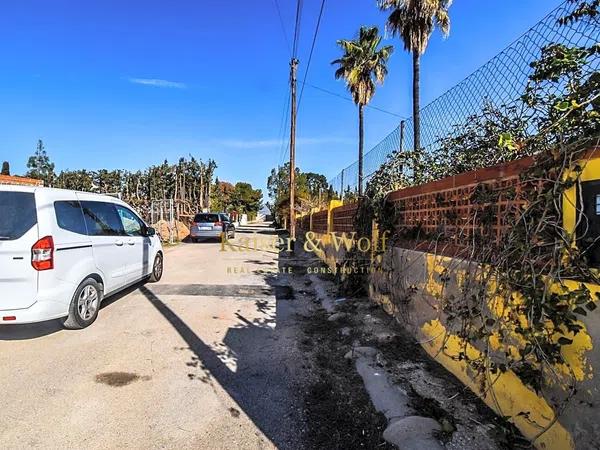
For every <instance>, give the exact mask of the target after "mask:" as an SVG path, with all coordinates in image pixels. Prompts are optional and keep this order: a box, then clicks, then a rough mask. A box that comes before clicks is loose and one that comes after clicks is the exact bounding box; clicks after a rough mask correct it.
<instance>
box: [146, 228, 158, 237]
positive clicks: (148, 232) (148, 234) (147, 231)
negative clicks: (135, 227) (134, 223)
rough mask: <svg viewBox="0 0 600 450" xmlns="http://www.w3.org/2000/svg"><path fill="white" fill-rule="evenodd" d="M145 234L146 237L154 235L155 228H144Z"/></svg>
mask: <svg viewBox="0 0 600 450" xmlns="http://www.w3.org/2000/svg"><path fill="white" fill-rule="evenodd" d="M146 236H147V237H152V236H156V230H155V229H154V228H152V227H148V228H146Z"/></svg>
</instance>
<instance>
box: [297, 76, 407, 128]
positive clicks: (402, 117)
mask: <svg viewBox="0 0 600 450" xmlns="http://www.w3.org/2000/svg"><path fill="white" fill-rule="evenodd" d="M305 84H306V86H308V87H311V88H313V89H316V90H317V91H321V92H324V93H326V94H329V95H333V96H335V97H338V98H341V99H344V100H347V101H349V102H352V103H354V100H352V99H351V98H350V97H346V96H345V95H340V94H338V93H336V92H332V91H329V90H327V89H323V88H322V87H319V86H315V85H314V84H310V83H309V82H306V83H305ZM365 106H366V107H367V108H371V109H375V110H377V111H379V112H382V113H385V114H389V115H390V116H394V117H399V118H400V119H406V117H404V116H401V115H400V114H396V113H395V112H392V111H387V110H385V109H383V108H379V107H377V106H373V105H365Z"/></svg>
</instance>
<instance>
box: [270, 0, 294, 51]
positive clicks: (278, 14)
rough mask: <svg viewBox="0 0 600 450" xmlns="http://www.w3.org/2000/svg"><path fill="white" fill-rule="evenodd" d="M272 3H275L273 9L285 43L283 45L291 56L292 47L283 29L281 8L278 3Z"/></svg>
mask: <svg viewBox="0 0 600 450" xmlns="http://www.w3.org/2000/svg"><path fill="white" fill-rule="evenodd" d="M273 3H275V9H276V10H277V16H278V17H279V25H281V32H282V33H283V39H284V41H285V45H286V46H287V49H288V52H289V53H290V55H291V54H292V47H291V45H290V39H289V37H288V34H287V31H286V29H285V24H284V22H283V16H282V15H281V8H280V7H279V1H278V0H273Z"/></svg>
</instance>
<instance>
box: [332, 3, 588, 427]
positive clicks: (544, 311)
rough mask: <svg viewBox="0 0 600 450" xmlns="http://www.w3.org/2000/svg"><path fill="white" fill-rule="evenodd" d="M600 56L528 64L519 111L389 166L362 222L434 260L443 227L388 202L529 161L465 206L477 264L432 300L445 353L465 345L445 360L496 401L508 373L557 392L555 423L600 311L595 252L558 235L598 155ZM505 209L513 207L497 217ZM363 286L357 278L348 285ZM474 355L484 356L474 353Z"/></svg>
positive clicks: (351, 257) (553, 55)
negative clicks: (572, 193)
mask: <svg viewBox="0 0 600 450" xmlns="http://www.w3.org/2000/svg"><path fill="white" fill-rule="evenodd" d="M599 8H600V2H598V1H588V2H586V1H581V2H580V4H579V7H578V8H577V10H576V11H575V13H573V14H571V15H570V16H568V17H565V18H562V19H561V20H560V21H559V23H561V24H565V23H572V22H573V21H578V20H582V19H583V18H594V19H596V18H597V17H599ZM599 55H600V44H595V45H591V46H589V47H567V46H564V45H561V44H551V45H547V46H545V47H544V48H542V49H541V56H540V58H539V59H538V60H537V61H534V62H533V63H532V64H531V67H532V69H533V71H532V74H531V77H530V82H529V84H528V86H527V87H526V89H525V92H524V93H523V96H522V98H521V103H520V104H519V106H512V107H504V106H503V107H500V108H497V107H494V106H493V105H492V104H490V103H485V104H484V106H483V109H482V112H481V114H478V115H474V116H472V117H470V118H469V120H468V121H467V125H466V126H461V127H460V128H459V127H457V128H456V129H455V130H454V132H453V133H451V134H450V135H449V136H447V137H444V138H442V139H440V141H439V144H440V145H439V147H438V149H437V150H434V151H432V152H430V153H428V154H425V152H423V151H419V152H416V153H415V152H411V151H403V152H397V153H394V154H392V155H391V156H390V158H388V160H387V161H386V163H385V164H384V165H383V166H382V167H381V168H380V169H379V170H378V171H377V172H376V173H375V174H374V175H373V176H372V178H371V179H370V181H369V183H368V185H367V188H366V195H365V197H364V198H363V199H361V200H360V205H359V209H358V212H357V215H356V220H355V228H356V230H357V232H358V234H359V235H365V236H370V235H371V231H372V230H371V227H372V223H373V220H375V222H377V224H378V226H379V229H380V232H381V231H386V230H387V231H392V232H393V234H394V239H395V241H394V244H399V245H401V246H404V247H406V246H407V243H418V242H432V243H433V244H434V245H433V244H432V245H430V246H429V250H431V249H432V248H433V249H438V248H441V247H442V244H443V243H444V242H445V241H449V240H451V238H453V237H454V238H455V237H456V236H447V235H445V231H444V227H441V228H440V229H439V230H438V231H436V232H435V233H433V234H431V233H429V234H427V233H424V232H423V231H422V230H421V229H420V228H419V226H416V227H410V228H409V227H403V226H402V225H401V224H399V223H398V217H399V215H400V214H401V213H402V211H401V210H398V209H397V208H398V207H397V206H395V205H394V204H392V203H391V202H389V201H387V196H388V194H389V193H390V192H392V191H394V190H398V189H402V188H404V187H409V186H414V185H418V184H421V183H423V182H427V181H432V180H437V179H441V178H444V177H447V176H450V175H455V174H459V173H462V172H465V171H468V170H473V169H476V168H480V167H487V166H490V165H494V164H498V163H503V162H507V161H512V160H515V159H519V158H522V157H525V156H532V155H533V156H534V163H533V165H532V166H531V168H530V169H528V170H525V171H524V172H522V174H521V176H520V180H519V183H518V189H515V187H514V186H508V187H504V186H500V187H499V186H495V185H493V184H486V183H481V184H479V185H478V186H477V187H476V188H475V190H474V192H473V194H472V196H471V199H470V201H471V204H472V205H473V208H472V209H471V211H472V214H473V215H472V217H469V218H468V219H469V221H470V223H471V225H472V227H471V229H472V230H476V231H472V232H471V234H470V238H469V239H468V243H467V245H466V247H467V251H466V252H465V253H464V254H463V256H465V257H466V260H470V261H476V262H477V264H476V265H473V264H469V265H468V266H466V267H467V269H465V264H464V261H463V262H460V261H458V260H457V259H456V258H455V259H450V260H448V259H447V260H445V261H446V262H445V263H444V264H442V263H440V267H439V268H438V269H439V271H436V274H437V275H436V276H437V279H436V280H435V281H436V283H438V285H439V286H440V289H439V292H437V294H436V296H437V297H438V299H439V301H440V305H441V308H440V314H443V317H444V318H445V321H446V329H447V330H448V332H447V334H446V337H445V341H444V342H445V343H447V341H448V339H450V335H451V334H452V335H455V336H458V337H459V338H461V342H462V343H463V344H462V345H463V348H462V349H461V350H460V351H459V352H458V354H448V356H451V357H452V358H455V359H458V360H463V361H466V362H467V363H468V364H469V366H470V367H471V369H472V370H473V371H474V373H475V374H477V375H478V377H479V379H480V380H481V390H482V391H483V392H493V387H494V383H495V382H496V381H497V379H498V377H499V376H500V375H501V374H502V373H505V372H507V371H512V372H513V373H514V374H516V375H517V376H518V377H519V378H520V379H521V381H522V382H523V383H524V384H525V385H527V386H529V387H531V388H532V389H533V390H535V391H536V392H538V393H542V394H545V393H547V392H545V391H546V390H548V389H550V388H556V387H557V386H560V387H561V388H562V389H561V390H560V392H562V393H563V394H562V395H551V396H550V395H547V396H546V395H545V397H546V398H550V399H551V403H552V405H553V406H554V409H555V412H556V414H555V419H554V420H556V417H558V416H559V414H560V412H561V411H562V410H563V409H564V408H565V406H566V405H567V404H568V401H569V400H570V399H571V398H572V396H573V395H574V394H575V392H576V383H577V381H578V379H581V377H582V375H581V374H576V373H575V369H574V367H573V365H572V362H573V361H572V360H571V359H570V358H569V356H568V352H567V351H566V346H569V345H571V344H572V343H573V340H574V339H575V338H576V336H577V335H578V334H579V333H580V332H581V331H582V329H583V326H582V323H581V319H582V318H583V317H585V316H587V315H588V314H590V313H591V312H592V311H594V310H595V309H596V308H597V305H598V301H599V300H600V298H598V295H597V294H592V292H590V290H589V288H588V287H587V286H586V283H596V284H598V283H600V278H599V276H598V271H597V270H595V269H593V268H591V267H590V262H589V259H588V255H587V253H588V248H587V247H582V245H581V241H576V240H575V239H576V236H575V235H574V233H573V230H567V229H565V228H564V225H563V219H564V217H563V211H564V209H563V206H565V205H563V196H564V194H565V193H566V192H567V191H568V190H570V189H572V188H573V187H577V186H578V185H579V184H580V183H581V180H580V177H581V174H582V172H583V170H584V167H585V164H586V158H587V157H588V153H589V150H590V149H592V148H594V147H598V145H600V73H599V72H598V71H594V70H590V68H591V67H597V63H594V64H592V61H597V60H596V58H598V57H599ZM500 198H501V199H502V200H504V201H508V203H509V204H510V207H507V208H504V209H502V208H499V207H497V204H498V202H499V199H500ZM435 201H436V203H437V204H438V205H439V206H443V202H444V201H445V200H444V198H442V197H441V196H440V198H436V200H435ZM570 206H572V207H574V208H575V210H576V214H575V217H576V224H580V223H581V222H582V221H585V216H584V215H583V214H582V211H581V206H580V205H570ZM499 215H501V217H499ZM457 219H458V217H457V215H456V213H455V212H453V211H452V210H449V212H447V213H446V217H444V221H445V222H446V223H458V220H457ZM497 223H504V224H510V226H509V227H505V231H504V232H503V234H502V235H501V236H500V237H499V239H495V238H493V234H494V232H493V226H494V224H497ZM575 244H579V245H575ZM594 244H595V243H594ZM429 250H428V251H429ZM434 251H435V250H434ZM389 259H390V258H389V252H388V255H387V258H381V259H379V261H380V262H379V263H375V265H376V266H378V269H379V270H382V271H384V272H385V271H386V270H387V271H388V272H390V273H388V274H387V275H385V276H384V278H386V277H387V278H389V279H391V278H392V274H391V272H392V271H393V268H391V267H389V264H387V263H385V261H386V260H387V261H389ZM381 261H383V262H381ZM448 261H451V262H448ZM356 263H357V257H356V253H354V252H349V254H348V255H347V259H346V261H344V263H343V264H345V265H348V264H356ZM359 263H362V264H366V263H365V262H364V261H360V262H359ZM451 274H455V275H456V276H454V277H452V276H451ZM567 280H569V281H567ZM365 281H366V280H365V278H364V276H362V277H361V278H360V279H359V280H358V281H357V280H354V281H353V282H354V283H358V284H360V283H364V282H365ZM351 282H352V281H351ZM351 282H347V283H351ZM408 290H410V287H408ZM392 300H394V298H393V296H392ZM396 300H397V301H398V299H396ZM401 301H402V302H405V301H406V299H402V300H401ZM471 345H475V346H476V347H477V349H478V350H479V351H476V352H473V351H470V350H469V347H470V346H471ZM442 348H443V349H445V345H444V346H442ZM443 351H445V350H443ZM523 414H527V412H523ZM552 423H553V422H551V423H550V424H549V425H547V426H546V427H545V429H543V430H541V431H540V435H541V434H542V433H543V432H544V431H545V430H546V429H548V428H549V427H550V426H551V425H552Z"/></svg>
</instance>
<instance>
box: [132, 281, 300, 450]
mask: <svg viewBox="0 0 600 450" xmlns="http://www.w3.org/2000/svg"><path fill="white" fill-rule="evenodd" d="M265 279H266V281H267V284H268V285H270V286H271V287H272V290H271V292H272V294H274V295H275V303H274V304H273V302H272V301H270V300H269V299H268V298H264V299H262V298H256V297H255V298H248V299H247V300H248V301H254V302H255V305H256V308H257V310H258V311H259V312H260V313H262V315H263V317H261V318H258V319H252V320H250V319H248V318H246V317H244V316H243V315H242V314H240V313H239V312H238V313H236V314H235V316H236V318H237V320H238V323H237V324H236V325H235V326H233V327H231V328H229V329H228V330H227V332H226V334H225V336H224V338H223V342H222V343H219V344H212V345H210V344H208V343H206V342H204V341H203V340H202V339H201V338H200V337H199V336H198V334H197V333H196V332H195V331H194V330H193V329H192V328H191V327H190V326H188V325H187V324H186V323H185V322H184V321H183V320H182V319H181V318H180V317H179V316H178V315H177V314H176V313H175V312H174V311H173V310H172V309H171V308H170V307H169V306H168V305H167V304H166V303H165V302H164V301H163V300H162V299H161V298H160V297H159V295H157V294H156V293H154V292H153V291H152V290H151V287H146V286H142V287H140V288H139V291H140V292H141V293H142V295H144V296H145V297H146V299H148V301H149V302H150V303H151V304H152V305H153V306H154V307H155V308H156V310H157V311H158V312H159V313H160V314H161V315H162V316H163V317H164V318H165V319H166V320H167V321H168V322H169V323H170V324H171V326H173V328H174V329H175V330H176V331H177V333H178V334H179V335H180V336H181V338H182V339H183V340H184V341H185V342H186V347H183V348H178V350H190V351H191V352H192V353H193V354H192V356H191V359H190V360H189V361H188V362H187V363H186V370H187V371H188V372H187V377H188V379H189V380H190V381H191V382H202V383H207V384H210V385H213V383H214V384H215V388H216V387H217V386H220V387H221V388H223V389H224V390H225V391H226V392H227V393H228V394H229V395H230V397H231V398H232V399H233V400H234V401H235V402H236V403H237V405H238V406H239V408H241V409H242V410H243V411H244V413H245V414H246V415H247V416H248V417H249V418H250V419H251V420H252V421H253V423H254V424H255V425H256V426H257V427H258V428H259V429H260V430H261V431H262V432H263V433H264V435H265V436H266V437H267V438H268V439H270V440H271V442H273V443H274V444H275V446H276V447H277V448H280V449H299V448H302V441H303V439H302V431H301V427H300V426H299V424H301V423H302V422H303V416H302V408H301V407H300V406H298V405H300V404H301V403H300V401H299V399H300V395H301V390H300V389H298V386H297V383H296V382H295V380H296V378H295V376H296V375H297V371H296V370H295V367H296V365H297V364H301V361H298V358H295V357H294V356H293V355H292V354H291V352H288V351H287V349H288V348H291V347H290V346H293V345H295V343H294V340H293V339H291V338H290V336H291V331H290V329H289V326H290V325H291V324H292V321H293V320H294V309H293V304H292V301H291V300H292V299H291V298H290V295H289V288H287V289H285V288H286V287H285V286H282V285H281V283H282V281H284V280H282V279H281V278H280V277H278V276H277V275H273V276H268V277H266V278H265ZM282 288H284V289H282ZM272 294H271V295H272ZM230 412H231V414H232V417H238V416H239V412H237V413H236V412H235V411H230ZM236 414H237V415H236Z"/></svg>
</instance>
